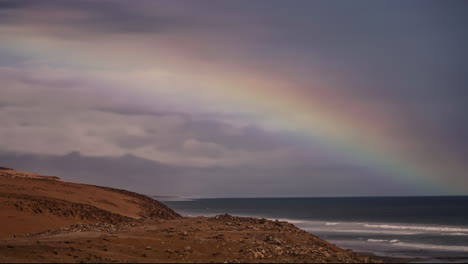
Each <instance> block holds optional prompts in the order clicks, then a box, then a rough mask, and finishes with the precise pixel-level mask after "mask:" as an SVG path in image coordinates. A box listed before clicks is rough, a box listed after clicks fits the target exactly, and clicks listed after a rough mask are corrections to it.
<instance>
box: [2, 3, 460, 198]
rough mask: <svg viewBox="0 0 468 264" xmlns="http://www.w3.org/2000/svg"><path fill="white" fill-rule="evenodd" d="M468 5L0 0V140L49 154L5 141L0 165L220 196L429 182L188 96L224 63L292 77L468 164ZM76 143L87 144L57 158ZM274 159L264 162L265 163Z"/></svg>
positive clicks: (295, 87)
mask: <svg viewBox="0 0 468 264" xmlns="http://www.w3.org/2000/svg"><path fill="white" fill-rule="evenodd" d="M467 10H468V4H467V3H466V1H450V2H442V1H426V0H423V1H419V0H416V1H399V0H397V1H352V2H331V1H295V2H294V4H291V3H290V2H286V1H268V3H267V4H266V2H264V1H248V2H239V1H232V2H226V1H199V2H196V3H194V2H191V1H172V0H171V1H158V2H154V1H138V2H137V3H135V2H133V1H132V2H129V1H91V0H85V1H60V0H50V1H36V0H30V1H25V0H24V1H23V0H21V1H20V0H17V1H13V0H12V1H5V0H3V1H0V30H1V33H2V34H5V35H6V36H7V37H5V38H2V39H1V40H0V44H1V45H0V65H1V66H5V67H4V68H2V69H0V78H1V81H2V88H1V89H2V94H1V96H0V121H1V122H2V127H0V135H1V138H8V140H4V141H3V142H1V143H0V150H10V151H12V152H21V153H28V152H31V153H42V154H43V155H38V154H12V153H4V154H2V155H1V157H2V160H0V161H2V162H3V161H4V162H6V163H9V164H0V165H5V166H7V167H8V166H13V167H16V168H18V169H23V168H24V169H27V170H31V171H37V172H42V173H45V174H50V173H51V174H59V176H64V177H70V178H66V179H76V180H78V181H83V182H89V183H96V184H102V185H112V186H115V187H130V188H134V189H135V190H142V191H145V192H147V193H152V194H153V190H150V189H144V188H146V187H145V186H156V187H154V188H155V189H154V194H161V192H164V191H170V192H171V193H170V194H172V193H174V194H179V193H180V194H184V195H196V194H197V193H199V194H207V195H208V194H209V195H214V196H226V195H235V194H236V192H237V193H239V194H244V195H254V194H255V193H257V192H256V191H258V190H257V189H258V186H261V190H260V191H258V193H261V194H262V195H269V194H275V193H278V194H279V193H282V194H284V195H293V194H296V193H301V195H302V194H304V195H310V194H314V195H325V194H327V193H330V194H338V193H339V194H343V193H347V190H348V191H349V195H367V194H369V195H370V194H384V193H385V194H392V193H396V194H411V193H412V192H414V193H418V192H419V190H418V189H417V188H413V187H412V186H401V185H398V184H397V183H396V181H394V179H392V178H391V177H392V176H391V175H390V176H388V177H390V178H388V177H385V176H384V175H381V176H380V175H375V172H369V171H367V170H366V169H363V168H362V167H361V166H358V165H362V164H351V165H350V164H348V163H347V162H346V161H344V160H341V158H337V157H335V158H333V157H334V156H333V153H332V154H330V155H328V154H329V153H324V152H326V151H327V149H326V146H325V147H324V146H322V145H320V142H312V143H311V139H309V138H307V140H305V139H304V138H303V135H302V138H301V135H300V133H297V134H295V133H294V132H288V133H287V134H286V132H281V131H279V132H278V131H270V130H268V129H266V127H264V126H262V125H263V123H261V122H259V121H265V120H259V119H261V118H256V117H252V116H251V115H249V114H251V113H249V112H247V114H245V113H244V112H242V111H241V110H244V109H234V110H232V111H231V112H229V111H228V112H226V111H223V112H221V111H219V113H218V112H217V110H218V109H216V107H218V108H223V107H219V105H221V104H223V103H224V102H226V103H228V101H229V100H230V99H231V98H228V99H226V98H221V99H220V102H212V101H210V100H208V101H209V103H211V104H213V105H214V106H211V108H208V107H207V109H204V108H203V107H202V105H204V103H205V101H202V102H195V101H194V102H192V96H193V97H196V96H194V95H195V94H198V93H200V94H203V93H204V92H205V93H206V92H207V90H206V89H205V90H204V89H199V88H203V87H204V86H205V85H207V83H208V82H209V81H206V79H210V78H218V77H219V76H218V75H223V76H226V80H223V83H224V81H225V82H226V83H229V82H230V81H231V80H232V79H235V80H237V79H241V77H239V76H243V75H248V77H246V78H252V76H254V77H255V78H257V77H258V78H259V79H262V78H264V79H267V80H268V81H271V82H275V81H281V82H284V83H288V84H290V85H289V86H287V87H288V88H290V89H292V91H291V93H293V94H296V93H297V94H301V95H302V96H303V97H304V98H310V99H311V100H310V102H311V104H313V103H315V102H318V101H321V100H320V99H322V98H325V99H330V98H331V100H330V101H331V102H328V101H326V100H324V102H323V104H324V105H326V106H328V104H330V109H331V111H332V112H337V113H353V114H354V113H356V114H354V115H352V117H353V118H354V119H356V120H360V119H361V118H362V119H365V118H367V116H368V115H369V116H370V114H369V113H373V112H374V111H375V112H376V120H371V121H372V122H370V124H371V125H373V126H375V127H377V128H378V127H379V126H382V127H383V128H386V127H387V125H388V127H390V129H389V130H388V131H387V130H385V129H382V131H383V133H385V136H384V140H385V139H387V138H388V139H391V140H393V139H398V140H395V141H398V142H403V143H402V145H408V146H407V147H408V149H409V150H411V151H412V154H414V155H416V156H418V155H419V154H421V156H425V155H428V154H427V153H431V154H432V153H433V154H432V156H433V158H432V159H434V161H435V164H437V165H439V162H440V165H441V166H442V165H443V164H442V163H443V162H444V161H445V160H446V159H450V160H456V161H457V163H458V164H465V163H466V157H467V156H468V153H467V149H468V126H467V125H466V124H468V120H467V116H466V113H467V110H468V109H466V108H467V105H468V104H467V99H468V92H467V89H466V84H467V83H468V79H467V78H468V75H467V74H466V69H467V68H468V57H467V55H466V54H467V53H466V47H467V46H468V31H467V30H466V25H467V23H468V18H467V16H466V11H467ZM164 34H166V35H165V36H164V37H162V38H159V37H161V35H164ZM169 35H170V36H169ZM57 36H59V37H60V38H59V40H57V39H56V37H57ZM55 41H57V42H55ZM49 46H51V47H52V48H50V47H49ZM101 53H102V54H101ZM166 55H167V57H165V56H166ZM171 63H173V64H174V65H171ZM167 65H170V66H167ZM166 66H167V68H166ZM44 68H45V69H46V70H44ZM50 68H53V69H50ZM57 68H58V70H57ZM96 69H99V70H96ZM135 69H137V70H142V72H143V73H142V72H138V71H136V72H135ZM187 69H190V70H187ZM113 70H115V72H112V71H113ZM62 71H63V72H62ZM145 71H146V73H145ZM153 72H154V74H155V75H158V74H161V76H163V77H161V79H162V81H159V79H158V80H156V79H157V78H154V79H153V78H148V75H153ZM174 73H176V74H174ZM171 74H172V75H171ZM97 75H103V76H104V75H105V76H106V77H102V79H103V81H102V82H100V81H98V80H99V78H97V77H96V78H95V76H97ZM231 75H232V76H234V77H232V78H230V76H231ZM135 76H137V77H135ZM158 76H159V75H158ZM168 76H169V77H168ZM124 77H128V78H129V80H130V81H127V82H122V79H124ZM192 77H193V78H192ZM198 77H200V78H198ZM139 78H141V79H142V81H141V83H143V84H140V82H139V81H140V79H139ZM171 78H172V79H171ZM322 78H323V79H324V81H323V82H324V84H323V85H322V83H321V81H322ZM110 79H115V80H114V81H113V82H112V81H108V82H106V81H104V80H110ZM270 79H271V80H270ZM316 79H319V81H317V80H316ZM174 80H175V81H174ZM180 80H183V81H180ZM327 81H328V82H327ZM148 83H149V84H148ZM223 83H221V84H220V85H219V87H215V88H212V89H223V87H222V86H223ZM317 83H319V85H317ZM139 85H141V86H142V87H143V88H142V87H139ZM236 85H237V83H236ZM240 85H242V84H240ZM317 87H318V88H317ZM138 88H141V89H138ZM173 89H174V90H177V89H180V90H183V92H180V93H179V94H177V96H174V95H173V94H172V93H170V92H172V90H173ZM243 89H245V88H243ZM149 90H151V92H146V91H149ZM142 91H144V92H142ZM161 91H162V92H161ZM245 91H246V92H245V93H248V92H247V91H248V90H247V89H245ZM166 92H167V93H166ZM208 92H209V91H208ZM167 94H171V96H172V97H174V98H169V96H165V95H167ZM220 94H222V92H221V93H220ZM254 95H255V93H254V92H253V93H252V96H254ZM209 96H210V95H207V97H209ZM327 96H329V97H330V98H327ZM317 98H318V100H317ZM278 100H280V99H278ZM213 101H215V100H213ZM305 101H306V100H305V99H304V102H305ZM320 103H322V102H320ZM192 104H193V105H197V106H198V105H200V107H191V106H192ZM233 104H234V105H235V106H236V107H237V106H239V108H242V107H240V106H241V105H243V103H233ZM198 108H200V109H198ZM252 108H255V106H253V107H252ZM228 109H230V108H228ZM219 110H223V109H219ZM238 110H239V111H238ZM279 110H281V109H279ZM283 110H284V111H286V112H288V110H289V109H288V110H287V109H283ZM238 112H242V114H239V113H238ZM380 113H383V114H382V116H384V117H386V118H382V120H379V117H380V116H379V114H380ZM255 114H256V113H255ZM285 114H287V113H285ZM305 114H307V113H305ZM293 118H294V117H293V116H291V119H293ZM343 118H345V115H343ZM387 120H388V121H387ZM268 121H277V120H268ZM385 122H388V123H389V124H386V123H385ZM291 130H293V128H292V129H291ZM357 130H358V131H359V129H357ZM379 131H380V130H379ZM345 132H346V131H344V132H343V133H345ZM317 141H320V139H317ZM405 147H406V146H405ZM72 150H76V151H80V152H81V153H82V154H78V153H72V154H69V155H64V156H62V154H63V153H67V152H70V151H72ZM330 152H333V151H330ZM127 153H131V155H125V154H127ZM278 153H279V154H278ZM53 155H55V156H53ZM91 155H99V156H100V157H94V158H92V157H90V156H91ZM132 155H133V156H132ZM270 155H271V156H270ZM336 156H339V155H336ZM138 157H140V158H138ZM141 157H145V158H147V159H151V160H152V161H149V160H144V159H143V158H141ZM263 158H265V160H267V161H268V162H264V163H266V164H267V165H268V166H265V164H262V165H261V166H254V165H255V164H257V165H258V164H259V163H260V161H263ZM161 159H164V162H165V163H162V162H163V161H161ZM330 160H333V161H334V163H332V164H329V162H330ZM158 161H160V162H158ZM280 161H284V163H281V162H280ZM166 163H167V164H169V163H170V164H172V165H167V164H166ZM184 163H186V164H187V167H183V165H181V164H184ZM318 163H320V164H318ZM174 164H176V165H174ZM194 164H198V165H200V164H202V165H203V166H194ZM226 164H229V166H226ZM343 164H345V165H343ZM309 165H310V166H309ZM425 165H426V164H419V165H418V166H421V167H422V166H425ZM190 166H192V167H190ZM200 167H203V168H200ZM272 167H275V169H273V168H272ZM278 167H280V168H278ZM435 167H438V166H435ZM155 175H156V176H155ZM311 175H312V176H311ZM114 176H115V177H114ZM444 177H445V176H444ZM446 177H447V178H449V177H454V178H457V177H458V178H463V177H465V176H463V175H457V176H452V175H448V176H446ZM136 179H137V180H136ZM137 181H138V182H137ZM448 181H449V180H448ZM204 182H206V186H204V185H203V184H202V183H204ZM158 183H159V184H160V185H158ZM364 186H373V187H371V188H366V187H364ZM382 186H385V188H387V187H388V189H384V187H382ZM208 187H209V188H208ZM228 187H229V188H232V191H231V192H230V191H229V188H228ZM148 188H149V187H148ZM158 188H160V189H158ZM177 188H179V189H177ZM308 193H309V194H308ZM162 194H166V193H162Z"/></svg>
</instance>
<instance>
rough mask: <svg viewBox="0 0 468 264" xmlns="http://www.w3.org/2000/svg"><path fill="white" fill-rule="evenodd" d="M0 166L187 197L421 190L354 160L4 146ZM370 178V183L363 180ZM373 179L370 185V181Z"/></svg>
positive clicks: (137, 190) (311, 194) (316, 194)
mask: <svg viewBox="0 0 468 264" xmlns="http://www.w3.org/2000/svg"><path fill="white" fill-rule="evenodd" d="M0 160H1V164H0V165H1V166H6V167H13V168H15V169H17V170H22V171H30V172H34V173H40V174H42V175H51V176H52V175H53V176H59V177H61V178H62V179H64V180H66V181H71V182H79V183H86V184H94V185H101V186H111V187H116V188H125V189H129V190H133V191H136V192H140V193H144V194H148V195H180V196H184V197H200V196H203V197H273V196H275V197H278V196H286V197H304V196H330V194H339V195H340V196H350V195H362V196H365V195H368V196H372V195H377V196H380V195H383V196H385V195H393V194H394V193H399V194H401V195H417V194H421V193H422V192H421V190H418V189H417V188H412V187H410V186H402V185H401V184H399V183H398V182H396V181H394V180H392V179H391V178H390V179H385V178H376V177H375V174H373V173H372V172H370V171H366V170H365V169H362V168H356V167H352V166H328V167H324V166H323V165H319V166H317V167H314V166H309V167H302V168H301V167H298V168H296V169H294V170H291V169H278V168H268V169H258V168H239V167H236V168H222V167H217V168H200V167H190V166H187V165H184V166H175V165H168V164H164V163H161V162H156V161H151V160H146V159H142V158H139V157H136V156H133V155H123V156H118V157H91V156H86V155H82V154H80V153H79V152H72V153H67V154H65V155H43V154H19V153H14V152H2V151H0ZM363 183H366V184H363ZM369 184H372V185H371V186H372V187H369Z"/></svg>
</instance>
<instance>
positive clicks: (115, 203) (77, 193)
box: [0, 168, 179, 238]
mask: <svg viewBox="0 0 468 264" xmlns="http://www.w3.org/2000/svg"><path fill="white" fill-rule="evenodd" d="M177 217H179V215H178V214H177V213H175V212H174V211H172V210H171V209H169V208H167V207H166V206H165V205H163V204H161V203H159V202H157V201H155V200H153V199H151V198H148V197H146V196H143V195H139V194H136V193H132V192H128V191H123V190H116V189H111V188H105V187H98V186H91V185H84V184H75V183H67V182H64V181H62V180H60V179H59V178H57V177H47V176H41V175H37V174H33V173H24V172H18V171H15V170H11V169H6V168H1V169H0V238H4V237H9V236H11V235H14V234H27V233H37V232H41V231H45V230H48V229H54V228H59V227H62V226H66V225H73V224H87V223H117V222H121V221H127V220H132V219H144V218H155V219H174V218H177Z"/></svg>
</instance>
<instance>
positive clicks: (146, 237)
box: [0, 168, 379, 263]
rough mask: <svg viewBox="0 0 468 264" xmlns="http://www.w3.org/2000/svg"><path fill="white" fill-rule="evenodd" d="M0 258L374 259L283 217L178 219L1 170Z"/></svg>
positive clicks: (121, 195) (87, 189) (150, 204)
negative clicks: (303, 228) (331, 242)
mask: <svg viewBox="0 0 468 264" xmlns="http://www.w3.org/2000/svg"><path fill="white" fill-rule="evenodd" d="M0 262H164V263H166V262H218V263H219V262H221V263H242V262H283V263H284V262H290V263H298V262H301V263H304V262H314V263H316V262H347V263H358V262H379V260H377V259H376V258H373V257H372V258H369V257H363V256H360V255H358V254H356V253H354V252H352V251H350V250H343V249H340V248H337V247H336V246H334V245H332V244H330V243H328V242H326V241H323V240H321V239H319V238H317V237H316V236H313V235H311V234H309V233H307V232H305V231H303V230H301V229H299V228H297V227H295V226H294V225H292V224H290V223H287V222H280V221H271V220H266V219H257V218H242V217H234V216H230V215H219V216H216V217H210V218H208V217H194V218H193V217H192V218H189V217H182V216H180V215H179V214H177V213H176V212H174V211H172V210H171V209H170V208H168V207H166V206H165V205H163V204H162V203H160V202H158V201H156V200H153V199H151V198H149V197H147V196H144V195H140V194H136V193H133V192H129V191H124V190H117V189H112V188H106V187H98V186H92V185H84V184H75V183H68V182H64V181H62V180H60V179H59V178H57V177H46V176H40V175H37V174H32V173H24V172H18V171H15V170H11V169H7V168H0Z"/></svg>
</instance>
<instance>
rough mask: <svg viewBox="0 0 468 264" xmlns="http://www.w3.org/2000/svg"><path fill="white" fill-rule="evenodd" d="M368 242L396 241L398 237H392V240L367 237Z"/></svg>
mask: <svg viewBox="0 0 468 264" xmlns="http://www.w3.org/2000/svg"><path fill="white" fill-rule="evenodd" d="M367 241H368V242H389V243H398V242H400V240H398V239H392V240H385V239H372V238H369V239H367Z"/></svg>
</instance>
